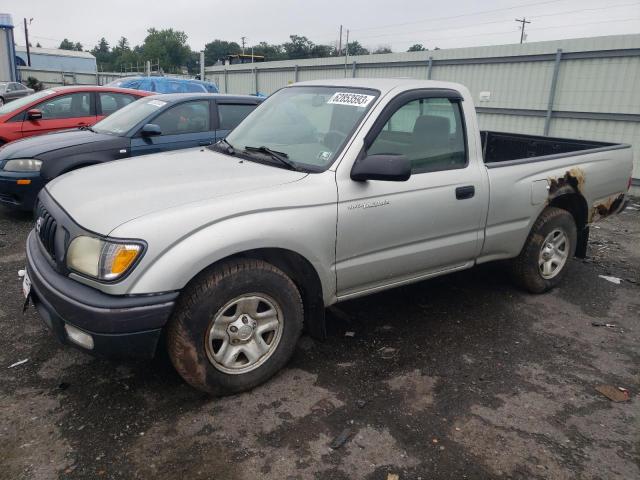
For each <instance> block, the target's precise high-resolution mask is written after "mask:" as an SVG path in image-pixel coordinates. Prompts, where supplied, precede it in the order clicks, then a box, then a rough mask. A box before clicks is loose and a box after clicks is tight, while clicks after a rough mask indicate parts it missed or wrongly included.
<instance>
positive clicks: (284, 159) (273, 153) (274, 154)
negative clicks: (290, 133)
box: [244, 145, 299, 172]
mask: <svg viewBox="0 0 640 480" xmlns="http://www.w3.org/2000/svg"><path fill="white" fill-rule="evenodd" d="M244 149H245V151H246V152H260V153H266V154H267V155H269V156H270V157H271V158H275V159H276V160H278V161H279V162H280V163H282V164H283V165H286V166H287V168H289V169H290V170H295V171H296V172H297V171H299V169H298V167H297V166H296V164H295V163H294V162H292V161H291V160H289V155H287V154H286V153H284V152H278V151H277V150H271V149H270V148H269V147H265V146H264V145H262V146H260V147H248V146H247V147H244Z"/></svg>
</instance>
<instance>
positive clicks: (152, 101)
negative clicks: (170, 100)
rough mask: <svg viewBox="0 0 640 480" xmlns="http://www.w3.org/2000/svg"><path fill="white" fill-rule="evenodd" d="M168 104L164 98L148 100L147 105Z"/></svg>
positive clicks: (160, 105)
mask: <svg viewBox="0 0 640 480" xmlns="http://www.w3.org/2000/svg"><path fill="white" fill-rule="evenodd" d="M166 104H167V102H163V101H162V100H149V101H148V102H147V105H153V106H154V107H158V108H160V107H164V106H165V105H166Z"/></svg>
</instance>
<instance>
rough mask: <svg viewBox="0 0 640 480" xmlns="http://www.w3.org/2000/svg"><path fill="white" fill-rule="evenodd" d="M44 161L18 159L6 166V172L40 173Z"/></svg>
mask: <svg viewBox="0 0 640 480" xmlns="http://www.w3.org/2000/svg"><path fill="white" fill-rule="evenodd" d="M41 166H42V160H36V159H34V158H16V159H15V160H9V161H8V162H7V163H5V164H4V168H3V170H4V171H5V172H39V171H40V167H41Z"/></svg>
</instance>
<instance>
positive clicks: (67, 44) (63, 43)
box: [58, 38, 76, 50]
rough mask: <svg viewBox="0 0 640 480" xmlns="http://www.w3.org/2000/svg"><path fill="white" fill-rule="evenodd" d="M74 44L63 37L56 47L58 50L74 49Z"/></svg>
mask: <svg viewBox="0 0 640 480" xmlns="http://www.w3.org/2000/svg"><path fill="white" fill-rule="evenodd" d="M75 47H76V44H75V43H73V42H72V41H70V40H69V39H67V38H65V39H64V40H62V41H61V42H60V46H59V47H58V48H59V49H60V50H75Z"/></svg>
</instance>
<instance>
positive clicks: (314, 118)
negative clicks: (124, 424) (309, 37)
mask: <svg viewBox="0 0 640 480" xmlns="http://www.w3.org/2000/svg"><path fill="white" fill-rule="evenodd" d="M631 170H632V151H631V148H630V147H629V146H628V145H620V144H611V143H602V142H595V141H586V140H568V139H558V138H548V137H540V136H531V135H518V134H511V133H500V132H484V131H483V132H481V131H480V130H479V128H478V122H477V118H476V112H475V108H474V105H473V101H472V98H471V95H470V94H469V91H468V90H467V89H466V88H465V87H463V86H461V85H458V84H454V83H445V82H435V81H420V80H399V79H341V80H333V81H329V80H322V81H315V82H304V83H298V84H294V85H291V86H288V87H286V88H283V89H281V90H279V91H277V92H276V93H274V94H273V95H272V96H270V97H269V98H268V99H267V100H266V101H265V102H264V103H263V104H262V105H261V106H259V107H258V108H257V109H256V110H255V111H254V112H253V113H251V114H250V115H249V116H248V117H247V118H246V119H245V120H244V121H243V122H242V123H240V125H239V126H238V127H237V128H236V129H235V130H234V131H233V132H232V133H231V134H230V135H229V136H228V137H227V139H226V140H223V141H221V142H219V143H217V144H215V145H212V146H210V147H202V148H195V149H189V150H183V151H179V152H168V153H161V154H154V155H149V156H146V157H143V158H141V159H140V160H138V161H136V162H130V161H115V162H111V163H110V164H106V165H97V166H91V167H88V168H85V169H82V170H78V171H73V172H70V173H68V174H66V175H63V176H61V177H59V178H57V179H55V180H53V181H52V182H50V183H49V184H48V185H47V186H46V188H45V189H43V190H42V191H41V193H40V195H39V199H38V202H37V205H36V211H35V215H36V221H35V228H34V230H33V231H32V232H31V233H30V235H29V237H28V240H27V268H26V275H25V277H24V280H23V291H24V294H25V295H26V296H27V301H31V302H32V303H33V304H34V305H35V307H36V308H37V311H38V312H39V314H40V316H41V317H42V319H43V321H44V322H45V324H46V325H47V326H48V327H49V328H50V329H51V330H52V331H53V332H54V333H55V335H56V336H57V337H58V338H59V339H60V340H61V341H62V342H64V343H67V344H70V345H73V346H76V347H78V348H81V349H83V350H84V351H86V352H91V353H94V354H97V355H107V356H138V357H150V356H152V355H154V354H155V352H156V350H157V349H158V348H159V345H164V344H166V348H167V350H168V353H169V356H170V358H171V360H172V362H173V365H174V366H175V368H176V369H177V371H178V372H179V373H180V375H181V376H182V377H183V378H184V379H185V380H186V381H187V382H188V383H190V384H191V385H193V386H194V387H196V388H199V389H201V390H204V391H206V392H209V393H211V394H214V395H224V394H230V393H234V392H239V391H243V390H247V389H250V388H252V387H254V386H256V385H258V384H260V383H262V382H264V381H266V380H267V379H268V378H269V377H271V376H272V375H274V374H275V373H276V372H277V371H278V370H280V369H281V368H282V367H283V366H284V365H285V364H286V362H287V361H288V360H289V358H290V357H291V355H292V353H293V351H294V348H295V345H296V342H297V340H298V338H299V336H300V334H301V332H302V331H303V329H306V330H307V331H308V332H309V333H310V334H311V335H314V336H316V337H323V336H324V332H325V325H324V318H325V317H324V312H325V308H326V307H327V306H330V305H332V304H335V303H336V302H340V301H343V300H348V299H352V298H355V297H360V296H363V295H368V294H371V293H374V292H379V291H381V290H384V289H388V288H393V287H397V286H400V285H405V284H408V283H412V282H417V281H420V280H424V279H427V278H431V277H435V276H438V275H444V274H446V273H450V272H455V271H459V270H463V269H467V268H471V267H473V266H474V265H477V264H482V263H486V262H490V261H496V260H505V261H506V263H507V264H508V270H509V271H510V273H511V275H512V277H513V279H514V280H515V282H516V283H517V284H518V285H519V286H520V287H522V288H524V289H525V290H528V291H529V292H532V293H542V292H545V291H547V290H549V289H551V288H553V287H554V286H556V285H557V284H558V283H559V282H561V281H562V279H563V277H564V275H565V273H566V270H567V263H568V262H569V261H570V259H571V258H572V257H574V256H578V257H580V256H584V255H585V251H586V248H587V241H588V236H589V225H590V224H591V223H592V222H594V221H596V220H598V219H600V218H603V217H606V216H608V215H611V214H614V213H617V212H619V211H620V210H622V209H623V208H624V206H625V204H626V195H627V191H628V188H629V185H630V178H631ZM161 339H162V341H161Z"/></svg>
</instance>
